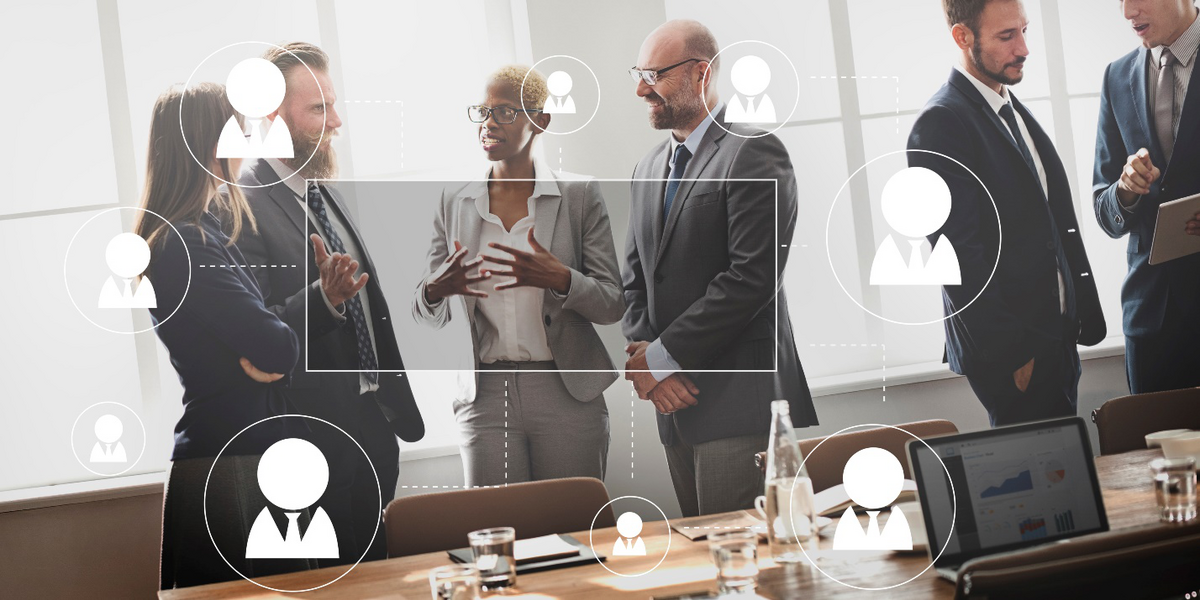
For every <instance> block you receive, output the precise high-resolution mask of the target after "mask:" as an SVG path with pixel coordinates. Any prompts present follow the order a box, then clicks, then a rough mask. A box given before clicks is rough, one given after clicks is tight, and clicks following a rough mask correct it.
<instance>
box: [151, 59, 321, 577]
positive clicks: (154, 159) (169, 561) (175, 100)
mask: <svg viewBox="0 0 1200 600" xmlns="http://www.w3.org/2000/svg"><path fill="white" fill-rule="evenodd" d="M235 114H236V113H235V112H234V110H233V107H232V106H231V105H230V104H229V100H228V99H227V98H226V95H225V88H224V86H221V85H218V84H214V83H202V84H198V85H195V86H193V87H191V88H186V89H185V88H183V87H181V86H174V87H172V88H171V89H169V90H167V91H166V92H164V93H163V94H162V95H161V96H159V98H158V101H157V102H155V105H154V113H153V118H152V120H151V124H150V148H149V152H147V164H146V183H145V191H144V193H143V196H142V203H141V206H142V208H143V209H145V211H146V212H143V213H142V217H141V218H140V219H139V221H138V223H137V225H136V229H135V233H136V234H137V235H139V236H140V237H142V238H143V239H144V240H146V242H147V243H148V245H149V247H150V251H151V261H150V265H149V267H148V269H147V272H146V277H147V278H149V279H150V280H152V281H154V285H155V288H156V289H157V290H158V299H157V307H156V308H152V309H151V310H150V314H151V317H152V318H153V319H154V323H155V325H156V332H157V333H158V337H159V339H160V340H161V341H162V343H163V345H164V346H166V348H167V350H168V351H169V352H170V354H171V364H172V365H173V366H174V367H175V370H176V371H177V372H178V373H179V380H180V382H181V383H182V384H183V390H184V391H183V415H182V417H180V419H179V423H178V424H177V425H176V426H175V448H174V451H173V453H172V456H171V460H172V465H171V469H170V475H169V477H168V481H167V489H166V497H165V500H164V508H163V540H162V565H161V566H162V570H161V583H162V587H163V589H169V588H174V587H184V586H190V585H199V584H204V583H211V582H216V581H225V580H230V579H237V578H238V577H239V574H238V571H240V572H241V574H243V575H245V576H247V577H253V576H261V575H266V574H270V573H277V572H286V571H293V570H297V569H305V568H309V567H311V566H313V565H312V564H311V563H312V562H313V561H306V560H299V561H292V560H272V561H270V562H262V561H246V560H244V559H242V558H240V557H242V556H244V555H245V545H246V539H247V535H248V532H249V528H250V526H251V524H252V519H253V518H254V516H255V514H256V513H257V512H258V511H261V510H262V509H263V507H264V506H266V505H267V502H266V499H265V498H264V497H263V495H262V493H261V491H260V490H259V486H258V480H257V464H258V459H259V456H260V455H261V454H262V453H263V452H264V451H265V450H266V448H267V446H269V445H270V444H271V443H273V442H274V441H278V440H279V439H282V437H283V436H286V435H288V434H289V432H288V431H286V429H285V427H284V425H282V422H283V421H286V419H283V420H276V421H274V422H267V423H264V424H263V425H260V426H257V427H253V428H251V429H249V430H247V431H246V432H245V433H242V434H240V435H239V432H241V431H242V430H243V429H245V428H247V427H248V426H250V425H252V424H254V423H256V422H258V421H260V420H263V419H266V418H268V417H272V416H276V415H281V414H286V413H289V412H292V411H289V410H288V409H287V406H286V401H285V400H284V398H283V396H282V395H281V394H280V393H279V391H278V387H279V386H282V385H286V383H287V378H288V376H289V374H290V373H291V370H292V368H293V367H294V366H295V364H296V360H297V358H298V356H299V345H298V342H297V338H296V334H295V333H294V332H293V331H292V330H291V328H289V327H288V326H287V325H286V324H284V323H283V321H281V320H280V319H279V317H277V316H276V315H275V314H274V313H272V312H270V311H269V310H267V308H266V307H265V306H264V304H263V298H262V294H261V293H260V292H259V289H258V285H257V283H256V282H255V280H254V276H253V275H252V274H251V272H250V270H249V268H248V267H247V265H246V264H245V263H246V261H245V259H244V258H243V257H242V253H241V252H240V251H239V250H238V248H237V246H235V245H234V242H236V241H237V239H238V236H239V235H240V234H241V233H242V228H243V223H245V224H246V226H249V227H251V228H253V227H255V223H254V216H253V214H251V212H250V207H249V205H247V203H246V200H245V198H244V197H243V196H242V194H241V191H240V189H239V188H237V187H236V186H226V185H222V183H221V182H222V180H224V181H236V177H237V172H238V168H239V167H240V163H241V160H240V159H219V158H217V157H216V148H217V140H218V138H219V136H220V132H221V126H222V124H224V123H225V122H226V121H227V120H229V118H230V117H233V116H234V115H235ZM185 136H186V139H185ZM218 178H219V179H218ZM222 224H228V225H227V226H226V227H223V226H222ZM176 307H177V308H176ZM235 436H236V441H235V442H234V443H229V442H230V441H231V440H233V439H234V438H235ZM227 444H228V446H227ZM222 452H223V453H222ZM218 453H221V456H222V458H221V460H220V461H216V456H217V454H218ZM214 463H216V464H214ZM205 506H207V514H206V512H205ZM210 535H211V537H212V540H211V541H210V540H209V536H210ZM215 546H216V547H220V548H221V549H222V553H223V554H224V556H222V555H221V554H219V553H218V552H217V550H216V547H215ZM239 546H240V550H238V548H239ZM235 567H236V569H237V571H235V570H234V568H235Z"/></svg>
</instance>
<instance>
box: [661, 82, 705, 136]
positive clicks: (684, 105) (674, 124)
mask: <svg viewBox="0 0 1200 600" xmlns="http://www.w3.org/2000/svg"><path fill="white" fill-rule="evenodd" d="M679 96H680V97H679V98H677V99H674V100H670V101H668V100H667V99H666V98H663V97H662V96H659V95H658V94H654V95H653V96H652V98H658V99H659V100H660V101H661V102H662V108H660V109H659V110H658V112H657V113H653V112H652V113H650V126H651V127H653V128H655V129H676V128H678V127H680V126H683V125H686V124H688V123H691V122H692V121H694V120H695V119H696V117H697V116H698V115H700V114H701V112H702V111H704V110H706V108H705V106H704V101H703V100H702V99H701V98H700V96H699V95H698V94H693V93H691V91H690V90H689V91H687V92H685V93H682V94H679Z"/></svg>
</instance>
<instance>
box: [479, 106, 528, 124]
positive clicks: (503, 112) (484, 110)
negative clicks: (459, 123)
mask: <svg viewBox="0 0 1200 600" xmlns="http://www.w3.org/2000/svg"><path fill="white" fill-rule="evenodd" d="M519 112H523V113H526V114H528V113H540V112H542V110H541V109H540V108H513V107H511V106H484V105H482V104H476V105H474V106H468V107H467V118H469V119H471V122H472V123H486V122H487V120H488V117H489V116H491V117H495V118H496V122H497V123H500V124H501V125H508V124H509V123H512V122H513V121H516V120H517V113H519Z"/></svg>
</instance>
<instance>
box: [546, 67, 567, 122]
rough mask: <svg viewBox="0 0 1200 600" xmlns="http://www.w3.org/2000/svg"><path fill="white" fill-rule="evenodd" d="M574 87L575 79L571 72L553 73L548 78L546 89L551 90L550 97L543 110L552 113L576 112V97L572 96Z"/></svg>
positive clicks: (565, 113)
mask: <svg viewBox="0 0 1200 600" xmlns="http://www.w3.org/2000/svg"><path fill="white" fill-rule="evenodd" d="M572 87H574V81H573V80H572V79H571V74H570V73H567V72H566V71H555V72H553V73H551V74H550V76H549V77H547V78H546V89H547V91H549V92H550V97H548V98H546V104H545V106H543V107H542V112H544V113H546V114H550V115H573V114H575V99H574V98H571V88H572Z"/></svg>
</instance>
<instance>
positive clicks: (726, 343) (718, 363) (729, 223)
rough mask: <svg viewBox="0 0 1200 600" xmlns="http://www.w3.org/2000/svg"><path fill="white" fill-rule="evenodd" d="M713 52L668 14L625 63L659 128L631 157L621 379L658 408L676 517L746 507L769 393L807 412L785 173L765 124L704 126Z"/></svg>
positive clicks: (790, 195) (790, 178)
mask: <svg viewBox="0 0 1200 600" xmlns="http://www.w3.org/2000/svg"><path fill="white" fill-rule="evenodd" d="M717 52H718V48H717V43H716V40H715V39H714V38H713V35H712V33H711V32H710V31H709V30H708V29H707V28H706V27H704V26H703V25H701V24H700V23H697V22H695V21H671V22H668V23H666V24H664V25H662V26H661V27H659V28H658V29H656V30H655V31H654V32H652V33H651V34H650V36H649V37H647V38H646V41H645V42H644V43H643V44H642V49H641V52H640V53H639V55H638V62H637V66H636V68H635V69H634V70H633V71H632V74H633V76H634V77H636V78H637V82H638V83H637V94H638V96H640V97H641V98H643V99H644V100H645V101H646V103H647V109H648V111H649V116H650V124H651V126H653V127H654V128H655V129H667V130H670V135H669V136H668V139H666V140H663V142H662V143H660V144H658V145H657V146H655V147H654V148H653V149H652V150H651V151H650V152H649V153H648V154H646V156H645V157H644V158H643V159H642V160H641V161H640V162H639V163H638V165H637V167H636V168H635V169H634V179H635V181H634V182H633V203H632V207H631V209H630V217H629V238H628V242H627V243H626V253H625V267H624V269H623V273H622V275H623V284H624V288H625V302H626V305H627V309H626V312H625V317H624V319H623V320H622V323H621V326H622V330H623V332H624V334H625V337H626V339H628V340H629V342H630V343H629V345H628V346H627V348H626V350H627V352H629V354H630V356H629V360H628V362H627V363H626V370H627V373H626V379H629V380H631V381H632V382H633V384H634V387H635V389H636V390H637V392H638V395H639V396H640V397H642V398H645V399H649V400H650V401H651V402H653V403H654V406H655V408H656V409H657V410H658V412H659V416H658V430H659V439H660V440H661V441H662V443H663V445H664V446H665V447H666V453H667V464H668V466H669V467H670V470H671V479H672V483H673V484H674V487H675V495H676V497H677V498H678V499H679V505H680V508H681V509H682V511H683V514H684V515H685V516H694V515H698V514H711V513H717V512H724V511H730V510H736V509H744V508H749V507H750V506H752V505H753V503H754V498H755V497H756V496H758V495H759V494H761V493H762V490H763V478H762V475H761V473H760V472H759V470H758V469H755V468H754V465H753V463H752V457H753V456H754V454H755V453H756V452H760V451H762V450H765V449H766V447H767V437H768V432H769V429H770V423H771V409H770V404H771V401H773V400H777V399H786V400H788V402H789V403H790V410H791V417H792V421H793V423H794V424H795V425H796V426H798V427H804V426H807V425H815V424H817V416H816V412H815V411H814V410H813V405H812V397H811V396H810V394H809V390H808V384H807V382H806V381H805V378H804V370H803V369H802V368H801V366H800V360H799V358H798V356H797V353H796V342H795V339H794V338H793V335H792V326H791V319H790V317H789V315H788V310H787V301H786V299H785V297H784V294H783V289H782V287H781V277H782V273H783V268H784V265H785V264H786V263H787V249H786V248H783V249H781V248H780V244H782V243H786V242H788V241H790V240H791V239H792V232H793V230H794V228H795V224H796V179H795V175H794V173H793V172H792V165H791V161H790V160H789V158H788V153H787V150H786V149H785V148H784V147H783V144H782V143H781V142H780V141H779V139H778V138H776V137H775V136H773V135H763V132H761V131H757V130H754V129H751V128H749V127H747V126H744V125H725V126H726V127H728V128H729V129H728V130H726V129H724V128H723V125H718V122H719V123H722V124H723V119H722V117H723V114H724V106H723V104H722V103H720V102H719V101H718V98H717V93H716V90H715V89H714V87H713V85H712V84H713V81H714V80H715V77H714V75H715V72H716V69H717V67H718V65H717V64H716V63H715V62H712V61H713V58H714V57H715V56H716V55H717ZM714 119H715V121H716V122H714ZM664 179H667V180H669V181H663V180H664ZM691 179H710V180H712V181H688V180H691ZM730 179H764V180H773V181H757V182H736V181H721V180H730ZM636 180H651V181H636ZM653 180H658V181H653ZM777 192H778V200H777ZM776 202H778V205H777V204H776ZM789 245H790V244H789ZM777 322H778V326H776V323H777ZM750 370H765V371H773V372H756V373H751V372H746V371H750ZM706 371H726V372H706Z"/></svg>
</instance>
